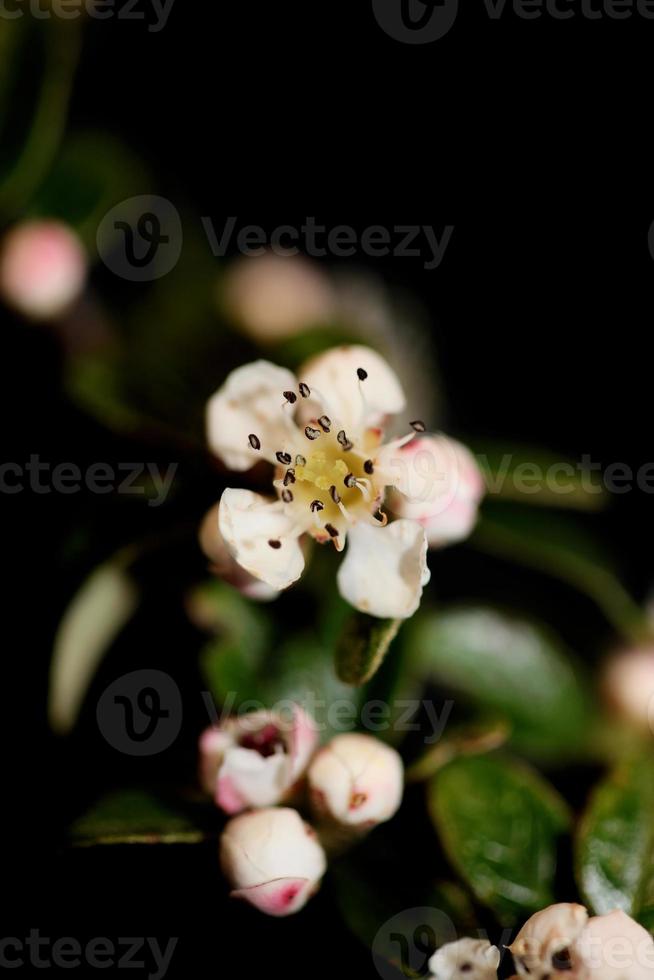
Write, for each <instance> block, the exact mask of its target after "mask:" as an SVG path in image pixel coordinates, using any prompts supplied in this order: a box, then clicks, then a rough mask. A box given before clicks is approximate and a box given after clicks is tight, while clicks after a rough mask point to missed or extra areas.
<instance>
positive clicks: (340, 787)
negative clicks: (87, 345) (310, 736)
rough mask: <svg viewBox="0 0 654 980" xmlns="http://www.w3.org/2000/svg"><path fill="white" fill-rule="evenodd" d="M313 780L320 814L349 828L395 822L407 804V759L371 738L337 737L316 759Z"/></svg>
mask: <svg viewBox="0 0 654 980" xmlns="http://www.w3.org/2000/svg"><path fill="white" fill-rule="evenodd" d="M308 779H309V789H310V793H311V803H312V806H313V808H314V811H315V813H316V815H317V816H318V817H320V818H322V819H325V818H326V819H328V820H332V821H334V822H336V823H337V824H341V825H344V826H347V827H356V828H360V829H363V828H368V827H372V826H374V825H375V824H378V823H382V822H383V821H384V820H390V818H391V817H392V816H393V814H394V813H395V812H396V811H397V809H398V808H399V806H400V803H401V802H402V792H403V789H404V768H403V765H402V760H401V758H400V756H399V755H398V753H397V752H396V751H395V749H392V748H390V747H389V746H388V745H385V744H384V742H380V741H379V739H376V738H373V737H372V736H371V735H360V734H356V733H353V734H346V735H337V736H336V737H335V738H333V739H332V740H331V742H329V744H328V745H326V746H325V747H324V748H323V749H321V750H320V751H319V752H318V754H317V755H316V757H315V758H314V760H313V762H312V763H311V765H310V767H309V773H308Z"/></svg>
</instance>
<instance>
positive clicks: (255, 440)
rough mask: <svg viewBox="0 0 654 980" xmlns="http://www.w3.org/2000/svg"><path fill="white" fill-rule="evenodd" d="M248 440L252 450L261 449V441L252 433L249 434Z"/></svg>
mask: <svg viewBox="0 0 654 980" xmlns="http://www.w3.org/2000/svg"><path fill="white" fill-rule="evenodd" d="M248 440H249V442H250V445H251V446H252V448H253V449H261V439H260V438H259V436H255V434H254V432H251V433H250V435H249V436H248Z"/></svg>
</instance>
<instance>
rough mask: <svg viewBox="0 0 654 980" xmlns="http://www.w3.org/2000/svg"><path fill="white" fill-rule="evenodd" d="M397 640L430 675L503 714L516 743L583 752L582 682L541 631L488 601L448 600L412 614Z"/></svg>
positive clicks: (545, 751)
mask: <svg viewBox="0 0 654 980" xmlns="http://www.w3.org/2000/svg"><path fill="white" fill-rule="evenodd" d="M405 642H406V643H408V644H409V646H410V647H411V649H412V652H413V655H414V656H415V658H416V660H417V662H418V663H419V664H420V665H421V666H422V668H423V670H424V672H425V673H426V674H428V675H429V676H430V677H431V678H432V679H433V681H434V682H435V683H437V684H444V685H446V686H447V687H448V688H450V689H451V690H452V691H454V692H460V693H461V694H463V695H465V696H466V698H468V699H469V700H470V701H471V702H473V703H474V704H476V705H477V706H479V707H481V708H483V709H485V710H490V711H491V713H492V715H493V716H494V717H496V716H497V715H498V714H499V715H500V717H502V718H506V719H508V721H509V722H510V723H511V726H512V729H513V731H512V741H513V743H514V744H515V745H517V746H519V747H520V748H521V749H522V750H523V751H528V752H531V753H534V754H536V755H545V756H548V755H550V754H557V755H559V754H563V755H564V754H570V753H575V752H583V750H584V740H585V738H586V735H587V731H588V725H589V719H590V717H591V711H590V704H589V701H588V697H587V695H586V693H585V689H584V688H585V687H586V685H585V684H583V683H581V682H580V680H579V679H578V677H577V673H576V671H575V669H573V666H572V663H571V661H570V659H569V657H568V656H566V653H565V652H564V650H563V649H562V646H561V643H560V641H559V640H557V639H556V638H555V637H554V636H553V635H551V634H550V633H549V632H546V631H545V630H543V629H542V628H540V627H537V626H535V625H534V624H532V623H529V622H526V621H524V620H521V619H514V618H512V617H509V616H507V615H505V614H504V613H502V612H500V611H498V610H495V609H491V608H487V607H459V608H457V607H455V608H450V609H445V610H443V611H442V612H435V613H430V614H423V615H422V616H419V617H416V619H415V620H414V621H413V622H412V623H411V624H410V626H409V627H408V628H407V635H406V637H405Z"/></svg>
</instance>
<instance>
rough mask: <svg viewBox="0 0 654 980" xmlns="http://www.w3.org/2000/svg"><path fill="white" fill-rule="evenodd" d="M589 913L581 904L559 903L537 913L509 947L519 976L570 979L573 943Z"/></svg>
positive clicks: (573, 954) (575, 941)
mask: <svg viewBox="0 0 654 980" xmlns="http://www.w3.org/2000/svg"><path fill="white" fill-rule="evenodd" d="M587 922H588V913H587V912H586V909H585V908H584V907H583V905H576V904H574V903H570V902H560V903H558V904H557V905H549V906H548V907H547V908H546V909H543V910H542V911H541V912H536V914H535V915H532V916H531V918H530V919H528V920H527V922H526V923H525V924H524V926H523V927H522V929H521V930H520V932H519V933H518V935H517V936H516V938H515V940H514V942H513V944H512V945H511V946H509V947H508V949H509V950H510V951H511V955H512V956H513V959H514V962H515V966H516V970H517V971H518V974H519V975H520V976H531V977H535V978H538V977H542V976H546V975H549V976H550V977H551V978H553V977H557V976H559V973H560V971H563V972H561V976H563V974H564V973H565V976H566V977H568V978H572V977H574V976H576V974H573V973H571V972H570V971H571V965H572V961H573V959H574V957H575V949H576V943H577V940H578V938H579V936H580V935H581V933H582V931H583V929H584V927H585V926H586V923H587Z"/></svg>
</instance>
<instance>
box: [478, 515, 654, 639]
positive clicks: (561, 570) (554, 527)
mask: <svg viewBox="0 0 654 980" xmlns="http://www.w3.org/2000/svg"><path fill="white" fill-rule="evenodd" d="M470 544H471V545H472V546H473V547H476V548H479V549H480V550H481V551H484V552H486V553H488V554H492V555H499V556H500V557H501V558H505V559H508V560H510V561H516V562H518V563H520V564H522V565H526V566H528V567H529V568H533V569H536V570H537V571H540V572H545V573H546V574H548V575H552V576H553V577H555V578H558V579H562V580H563V581H564V582H567V583H568V584H569V585H571V586H572V587H573V588H575V589H578V590H579V591H580V592H583V593H584V594H585V595H587V596H589V597H590V598H591V599H592V600H593V601H594V602H595V603H597V605H598V606H599V607H600V609H601V610H602V611H603V613H604V615H605V616H606V618H607V619H608V620H609V622H610V623H612V624H613V625H614V626H615V627H616V629H617V630H618V631H620V632H621V633H622V634H623V635H625V636H627V637H629V638H641V637H642V635H643V633H644V632H646V631H647V625H646V623H645V618H644V615H643V612H642V610H641V609H640V608H639V606H638V605H637V603H635V602H634V600H633V599H632V598H631V596H630V595H629V594H628V593H627V592H626V590H625V589H624V587H623V586H622V584H621V582H620V579H619V578H618V575H617V574H616V572H615V569H614V568H613V567H612V562H611V560H610V558H609V557H608V556H607V555H606V553H605V552H604V549H603V548H602V547H601V546H600V544H599V543H598V542H597V541H596V539H595V538H594V536H593V535H592V534H589V533H588V532H587V531H585V529H584V528H583V527H581V526H580V525H579V524H578V523H577V522H576V521H575V520H574V519H572V518H570V517H568V516H565V515H562V514H553V513H548V512H546V511H536V510H534V508H529V507H524V506H519V505H517V504H507V503H505V504H501V503H496V504H495V505H493V502H492V501H487V502H486V503H485V504H484V507H483V510H482V516H481V520H480V522H479V524H478V525H477V528H476V530H475V532H474V533H473V535H472V537H471V538H470Z"/></svg>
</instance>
